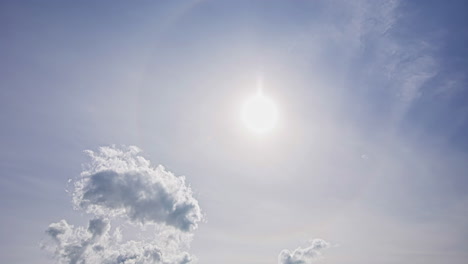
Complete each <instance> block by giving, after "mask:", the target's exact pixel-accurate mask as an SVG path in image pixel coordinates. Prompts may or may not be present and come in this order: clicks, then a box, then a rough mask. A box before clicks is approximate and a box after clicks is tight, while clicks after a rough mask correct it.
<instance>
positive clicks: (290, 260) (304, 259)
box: [278, 239, 330, 264]
mask: <svg viewBox="0 0 468 264" xmlns="http://www.w3.org/2000/svg"><path fill="white" fill-rule="evenodd" d="M329 247H330V243H328V242H326V241H325V240H323V239H314V240H312V241H311V242H310V245H309V246H307V247H305V248H302V247H298V248H296V249H295V250H294V251H292V252H291V251H290V250H288V249H284V250H283V251H281V253H280V254H279V256H278V264H309V263H312V262H314V261H315V260H317V259H320V258H321V257H322V253H321V251H322V250H323V249H327V248H329Z"/></svg>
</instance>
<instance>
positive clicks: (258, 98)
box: [242, 89, 278, 134]
mask: <svg viewBox="0 0 468 264" xmlns="http://www.w3.org/2000/svg"><path fill="white" fill-rule="evenodd" d="M242 121H243V122H244V124H245V125H246V126H247V128H249V129H250V130H252V131H253V132H255V133H258V134H262V133H265V132H268V131H270V130H271V129H273V128H274V127H275V126H276V122H277V121H278V109H277V107H276V104H275V102H273V101H272V100H271V99H270V98H268V97H266V96H265V95H264V94H263V93H262V90H261V89H259V90H258V92H257V94H256V95H254V96H252V97H250V98H248V99H247V100H246V101H245V103H244V105H243V108H242Z"/></svg>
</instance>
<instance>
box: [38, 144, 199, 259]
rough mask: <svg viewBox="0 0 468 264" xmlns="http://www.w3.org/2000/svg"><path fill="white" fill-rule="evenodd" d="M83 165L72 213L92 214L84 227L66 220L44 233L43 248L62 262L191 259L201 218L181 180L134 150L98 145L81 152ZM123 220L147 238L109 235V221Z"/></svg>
mask: <svg viewBox="0 0 468 264" xmlns="http://www.w3.org/2000/svg"><path fill="white" fill-rule="evenodd" d="M86 152H87V153H88V154H89V156H90V157H91V162H90V163H89V164H86V165H85V166H84V167H85V169H84V171H83V172H82V174H81V176H80V178H79V179H78V180H77V181H76V182H75V184H74V187H75V189H74V191H73V202H74V205H75V207H76V208H77V209H83V210H85V211H86V212H88V213H91V214H94V215H95V216H96V218H94V219H92V220H90V221H89V224H88V227H87V228H85V227H81V226H78V227H74V226H73V225H70V224H68V222H67V221H66V220H61V221H59V222H57V223H52V224H50V225H49V228H48V229H47V230H46V234H47V236H48V238H49V239H48V240H47V241H45V242H44V243H43V248H44V249H45V250H47V251H48V252H51V253H52V254H53V256H54V257H55V259H56V260H57V261H58V263H61V264H84V263H87V264H115V263H122V264H143V263H144V264H159V263H161V264H185V263H193V262H195V261H196V258H195V257H194V256H191V255H190V254H189V253H187V252H186V250H187V249H188V248H189V247H190V242H191V240H192V236H193V235H192V233H191V232H190V231H192V230H193V229H195V228H197V225H198V223H199V222H200V221H201V220H202V214H201V209H200V207H199V205H198V201H197V200H196V199H195V198H194V197H193V195H192V191H191V189H190V187H189V186H187V185H186V184H185V178H184V177H176V176H175V175H173V174H172V173H170V172H167V171H166V170H164V168H163V167H162V166H158V167H156V168H153V167H152V166H151V164H150V162H149V161H148V160H146V159H145V158H143V157H142V156H140V155H139V152H140V150H139V149H138V148H136V147H128V148H125V147H123V148H117V147H101V148H100V149H99V151H97V152H93V151H86ZM116 217H119V218H121V217H123V219H124V220H127V221H128V222H129V223H133V224H135V223H137V225H133V226H134V228H136V229H137V231H136V232H140V233H145V234H146V235H147V234H148V233H149V232H144V231H145V230H147V229H148V227H151V228H154V229H155V230H154V232H152V233H151V234H150V235H151V236H150V237H149V238H142V237H143V236H139V237H140V239H139V240H138V241H136V240H123V238H122V233H121V229H120V228H118V227H117V228H115V229H114V230H113V231H112V232H111V224H110V222H111V220H113V219H115V218H116Z"/></svg>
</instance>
